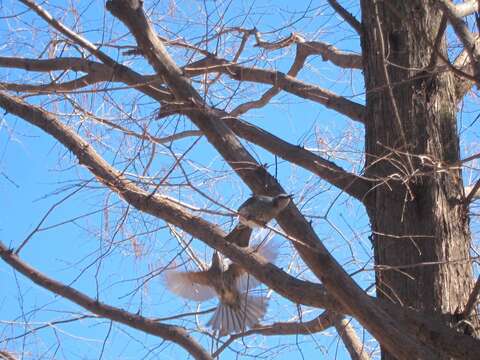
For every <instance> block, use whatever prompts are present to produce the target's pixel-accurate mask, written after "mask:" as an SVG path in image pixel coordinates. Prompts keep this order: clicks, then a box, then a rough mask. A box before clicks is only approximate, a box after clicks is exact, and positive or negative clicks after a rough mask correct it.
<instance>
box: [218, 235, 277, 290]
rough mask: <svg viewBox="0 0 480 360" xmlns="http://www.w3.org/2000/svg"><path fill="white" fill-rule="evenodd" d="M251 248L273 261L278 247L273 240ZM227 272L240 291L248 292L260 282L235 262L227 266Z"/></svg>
mask: <svg viewBox="0 0 480 360" xmlns="http://www.w3.org/2000/svg"><path fill="white" fill-rule="evenodd" d="M252 250H254V251H255V252H257V253H258V254H259V255H260V256H262V257H263V258H265V260H267V261H268V262H271V263H273V262H274V261H275V259H276V258H277V255H278V247H277V245H276V244H275V241H273V240H270V241H268V242H266V243H263V244H257V245H256V246H253V247H252ZM227 272H229V273H230V274H229V276H232V277H233V278H235V279H236V280H235V281H236V286H237V289H238V290H239V291H240V292H242V293H246V292H249V291H250V290H252V289H254V288H256V287H258V286H260V284H261V282H260V281H259V280H257V279H256V278H255V277H254V276H253V275H250V274H249V273H248V272H246V271H245V270H244V269H243V268H242V267H241V266H239V265H237V264H235V263H233V264H231V265H230V266H229V268H228V270H227Z"/></svg>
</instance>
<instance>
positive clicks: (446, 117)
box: [362, 0, 474, 359]
mask: <svg viewBox="0 0 480 360" xmlns="http://www.w3.org/2000/svg"><path fill="white" fill-rule="evenodd" d="M362 16H363V18H362V25H363V35H364V37H363V39H362V48H363V54H364V69H365V86H366V89H367V101H366V121H365V129H366V134H365V136H366V154H367V155H366V174H367V175H368V176H370V177H375V178H379V179H384V180H385V182H384V185H382V186H378V187H377V188H376V189H375V190H374V191H372V192H371V193H370V195H369V198H368V199H367V209H368V214H369V217H370V221H371V224H372V230H373V233H372V241H373V246H374V249H375V250H374V252H375V254H374V255H375V264H376V266H377V273H376V281H377V294H378V296H379V297H380V298H383V299H388V300H390V301H392V302H395V303H399V304H402V305H404V306H409V307H413V308H415V309H420V310H423V311H425V312H427V313H432V312H435V313H441V314H443V315H447V316H444V318H445V319H447V320H446V321H447V322H449V323H450V324H451V325H453V324H455V323H456V322H457V321H458V316H456V314H457V313H458V312H459V311H461V310H462V309H463V308H464V306H465V304H466V302H467V300H468V297H469V294H470V292H471V290H472V287H473V284H474V278H473V275H472V267H471V263H470V261H469V246H470V240H471V237H470V231H469V226H468V225H469V224H468V217H467V215H466V207H465V205H464V202H463V201H462V199H463V196H464V194H463V185H462V177H461V170H460V169H459V168H458V167H456V166H455V164H456V163H457V162H458V161H459V160H460V152H459V140H458V134H457V128H456V104H457V99H455V89H454V86H453V75H452V74H451V73H431V74H430V76H425V72H422V69H424V68H425V67H427V66H428V64H429V62H430V59H431V57H432V52H433V51H434V50H433V48H432V45H433V44H434V42H435V38H436V36H437V33H438V31H439V28H440V23H441V19H442V13H441V11H440V10H438V9H437V8H436V7H435V2H434V1H420V0H408V1H401V2H400V1H399V2H377V1H375V0H363V1H362ZM380 29H381V32H380ZM382 42H383V45H382ZM440 51H445V46H444V44H442V45H441V47H440ZM406 79H411V80H409V81H405V80H406ZM470 330H471V329H470ZM383 358H384V359H391V358H393V357H392V356H390V355H389V354H386V353H384V354H383Z"/></svg>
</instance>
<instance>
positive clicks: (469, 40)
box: [439, 0, 480, 82]
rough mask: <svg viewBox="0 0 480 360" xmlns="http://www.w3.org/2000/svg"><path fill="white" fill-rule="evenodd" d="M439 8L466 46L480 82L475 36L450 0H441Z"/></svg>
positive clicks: (479, 52) (478, 57) (479, 55)
mask: <svg viewBox="0 0 480 360" xmlns="http://www.w3.org/2000/svg"><path fill="white" fill-rule="evenodd" d="M439 6H440V7H441V8H442V10H443V11H444V12H445V14H446V15H447V17H448V20H449V21H450V24H452V27H453V30H454V31H455V34H457V36H458V38H459V39H460V41H461V42H462V43H463V45H464V46H465V49H466V50H467V52H468V55H469V56H470V59H471V62H472V66H473V73H474V75H475V77H476V79H477V82H479V81H480V50H479V49H478V47H477V46H476V39H475V36H474V35H473V34H472V33H471V32H470V31H469V30H468V28H467V25H466V24H465V22H464V21H463V19H462V16H461V15H460V14H459V13H458V12H457V10H456V8H455V5H453V4H452V2H451V1H449V0H439Z"/></svg>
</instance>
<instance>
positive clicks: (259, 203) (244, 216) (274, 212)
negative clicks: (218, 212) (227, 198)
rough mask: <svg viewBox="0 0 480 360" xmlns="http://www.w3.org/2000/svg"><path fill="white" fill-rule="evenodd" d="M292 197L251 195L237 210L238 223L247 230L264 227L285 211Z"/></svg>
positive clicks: (288, 195) (285, 195) (287, 195)
mask: <svg viewBox="0 0 480 360" xmlns="http://www.w3.org/2000/svg"><path fill="white" fill-rule="evenodd" d="M292 197H293V195H291V194H279V195H276V196H265V195H253V196H252V197H250V198H249V199H247V200H246V201H245V202H244V203H243V204H242V205H240V207H239V208H238V210H237V212H238V216H239V220H240V223H242V224H243V225H246V226H248V227H249V228H252V229H253V228H257V227H265V226H267V223H268V222H269V221H270V220H272V219H273V218H275V217H277V216H278V214H280V212H282V210H283V209H285V208H286V207H287V206H288V204H289V203H290V201H291V200H292Z"/></svg>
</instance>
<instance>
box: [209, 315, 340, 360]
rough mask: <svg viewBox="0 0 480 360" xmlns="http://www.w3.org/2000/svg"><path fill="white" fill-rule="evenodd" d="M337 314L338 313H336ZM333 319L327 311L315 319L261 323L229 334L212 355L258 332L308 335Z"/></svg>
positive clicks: (325, 325) (327, 325)
mask: <svg viewBox="0 0 480 360" xmlns="http://www.w3.org/2000/svg"><path fill="white" fill-rule="evenodd" d="M337 316H338V315H337ZM334 320H335V319H334V318H333V317H332V315H331V314H330V313H329V312H324V313H322V314H321V315H319V316H317V317H316V318H315V319H312V320H310V321H305V322H276V323H273V324H271V325H264V326H263V325H262V326H259V327H256V328H254V329H251V330H248V331H245V332H242V333H238V334H234V335H231V336H230V338H229V339H228V340H227V341H225V342H224V343H223V344H222V346H220V347H219V348H218V349H217V350H216V351H215V352H214V353H213V354H212V357H213V358H216V357H218V356H219V355H220V354H221V353H222V352H223V351H224V350H225V349H226V348H227V347H228V346H230V344H231V343H232V342H234V341H235V340H236V339H240V338H243V337H245V336H249V335H254V334H260V335H264V336H273V335H310V334H315V333H318V332H321V331H325V330H327V329H328V328H330V327H332V326H334V323H335V321H334Z"/></svg>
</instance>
